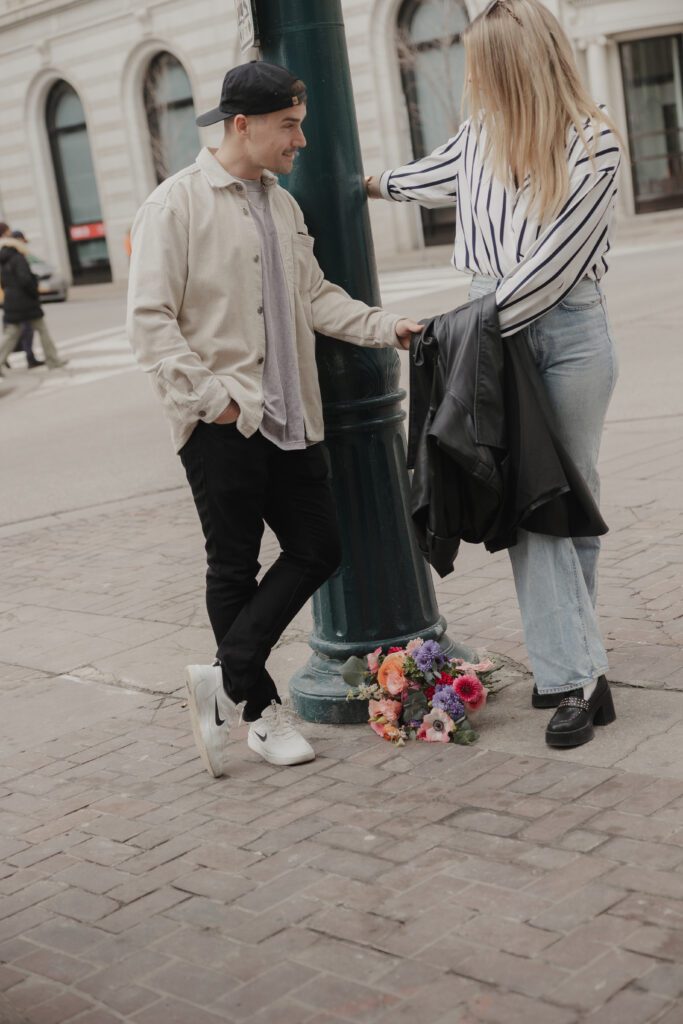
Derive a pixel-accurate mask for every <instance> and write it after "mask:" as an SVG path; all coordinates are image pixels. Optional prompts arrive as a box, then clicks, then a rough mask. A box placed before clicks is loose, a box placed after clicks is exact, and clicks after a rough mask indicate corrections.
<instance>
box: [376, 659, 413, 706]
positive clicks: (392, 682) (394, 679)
mask: <svg viewBox="0 0 683 1024" xmlns="http://www.w3.org/2000/svg"><path fill="white" fill-rule="evenodd" d="M405 660H406V654H405V651H395V652H394V653H393V654H387V656H386V658H385V659H384V661H383V662H382V664H381V665H380V667H379V671H378V672H377V681H378V683H379V685H380V686H381V687H382V689H384V690H388V691H389V693H390V694H391V695H392V697H398V696H399V695H400V694H402V693H403V691H404V690H405V689H406V688H407V686H408V680H407V679H406V677H405V675H404V673H403V662H404V661H405Z"/></svg>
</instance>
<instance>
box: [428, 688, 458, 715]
mask: <svg viewBox="0 0 683 1024" xmlns="http://www.w3.org/2000/svg"><path fill="white" fill-rule="evenodd" d="M432 707H433V708H441V710H442V711H445V712H446V714H447V715H449V716H450V717H451V718H452V719H453V721H454V722H456V721H457V720H458V719H459V718H462V716H463V715H464V714H465V705H464V704H463V702H462V701H461V700H460V698H459V697H458V695H457V693H456V692H455V690H454V689H453V687H452V686H448V685H444V686H437V688H436V692H435V693H434V696H433V697H432Z"/></svg>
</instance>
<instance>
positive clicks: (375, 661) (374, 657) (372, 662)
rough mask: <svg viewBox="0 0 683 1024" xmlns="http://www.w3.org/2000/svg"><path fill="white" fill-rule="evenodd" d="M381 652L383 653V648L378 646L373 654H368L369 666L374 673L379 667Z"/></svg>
mask: <svg viewBox="0 0 683 1024" xmlns="http://www.w3.org/2000/svg"><path fill="white" fill-rule="evenodd" d="M381 653H382V648H381V647H378V648H377V649H376V650H374V651H373V652H372V654H368V658H367V661H368V668H369V669H370V671H371V672H372V674H373V675H374V674H375V672H376V671H377V669H378V668H379V656H380V654H381Z"/></svg>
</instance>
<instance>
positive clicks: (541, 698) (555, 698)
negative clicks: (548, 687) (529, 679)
mask: <svg viewBox="0 0 683 1024" xmlns="http://www.w3.org/2000/svg"><path fill="white" fill-rule="evenodd" d="M565 697H583V687H582V686H580V687H579V689H578V690H564V691H563V692H562V693H539V692H538V688H537V686H536V683H534V688H533V690H532V691H531V706H532V708H543V709H544V710H545V711H547V710H548V708H559V706H560V701H561V700H564V698H565Z"/></svg>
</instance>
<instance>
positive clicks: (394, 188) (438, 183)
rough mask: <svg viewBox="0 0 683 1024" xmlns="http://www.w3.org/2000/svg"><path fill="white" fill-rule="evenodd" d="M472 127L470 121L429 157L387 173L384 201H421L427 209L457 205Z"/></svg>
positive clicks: (383, 183) (382, 186)
mask: <svg viewBox="0 0 683 1024" xmlns="http://www.w3.org/2000/svg"><path fill="white" fill-rule="evenodd" d="M468 127H469V121H466V122H465V123H464V124H463V125H462V126H461V128H460V130H459V132H458V134H457V135H454V136H453V138H452V139H449V140H448V142H446V143H444V144H443V145H442V146H439V147H438V148H437V149H435V150H434V151H433V153H430V154H429V155H428V156H424V157H421V158H420V159H419V160H413V161H412V162H411V163H409V164H405V165H404V166H403V167H397V168H395V169H394V170H393V171H385V172H384V173H383V174H382V176H381V178H380V179H379V188H380V191H381V193H382V195H383V196H384V198H385V199H393V200H395V201H396V202H399V203H401V202H403V203H406V202H417V203H419V204H420V205H421V206H427V207H437V206H453V205H455V202H456V199H457V191H458V180H457V179H458V170H459V166H460V161H461V159H462V151H463V146H464V142H465V136H466V133H467V129H468Z"/></svg>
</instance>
